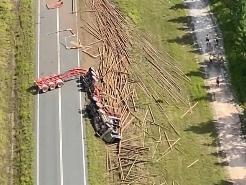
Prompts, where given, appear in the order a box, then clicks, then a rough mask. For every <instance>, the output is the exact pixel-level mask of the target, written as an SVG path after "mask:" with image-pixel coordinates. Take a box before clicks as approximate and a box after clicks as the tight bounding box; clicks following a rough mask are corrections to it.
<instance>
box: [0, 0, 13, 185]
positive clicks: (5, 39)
mask: <svg viewBox="0 0 246 185" xmlns="http://www.w3.org/2000/svg"><path fill="white" fill-rule="evenodd" d="M12 9H13V6H12V4H11V3H10V2H9V1H8V0H3V1H0V45H1V47H0V74H1V81H0V184H2V185H7V184H9V180H10V178H11V170H10V169H11V125H12V122H11V120H12V113H13V110H12V108H13V107H12V103H13V101H12V99H11V94H12V93H11V92H12V76H13V74H14V60H13V57H14V56H13V46H14V45H13V39H12V38H13V31H12V28H13V23H14V21H13V17H14V13H13V12H12V11H11V10H12Z"/></svg>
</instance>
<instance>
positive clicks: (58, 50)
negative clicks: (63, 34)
mask: <svg viewBox="0 0 246 185" xmlns="http://www.w3.org/2000/svg"><path fill="white" fill-rule="evenodd" d="M56 19H57V24H56V29H57V64H58V74H60V73H61V64H60V33H59V26H60V22H59V21H60V19H59V8H57V10H56ZM58 99H59V108H58V114H59V124H58V125H59V141H60V152H59V153H60V155H59V158H60V160H59V161H60V178H61V185H63V160H62V158H63V155H62V118H61V88H59V94H58Z"/></svg>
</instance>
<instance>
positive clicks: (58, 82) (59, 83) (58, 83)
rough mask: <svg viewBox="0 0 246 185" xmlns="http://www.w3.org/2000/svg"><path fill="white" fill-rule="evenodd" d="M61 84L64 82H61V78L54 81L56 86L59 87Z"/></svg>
mask: <svg viewBox="0 0 246 185" xmlns="http://www.w3.org/2000/svg"><path fill="white" fill-rule="evenodd" d="M63 85H64V82H63V81H62V80H61V79H58V80H57V81H56V86H57V87H58V88H61V87H62V86H63Z"/></svg>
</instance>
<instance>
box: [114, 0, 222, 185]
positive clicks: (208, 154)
mask: <svg viewBox="0 0 246 185" xmlns="http://www.w3.org/2000/svg"><path fill="white" fill-rule="evenodd" d="M115 1H116V2H117V4H118V6H119V7H120V8H121V9H122V10H123V12H125V14H127V15H128V16H129V17H130V18H131V20H132V21H133V22H134V23H135V24H136V26H137V28H138V29H139V30H141V31H142V32H147V33H148V34H149V35H150V37H151V40H152V42H153V44H154V45H155V46H156V47H157V48H159V50H160V51H163V50H165V51H167V52H168V53H170V54H171V55H172V56H174V57H175V58H176V60H177V61H179V62H177V65H178V66H180V67H181V68H182V70H183V71H184V72H185V73H187V74H188V75H189V76H190V78H191V80H192V84H191V85H188V84H186V87H185V89H186V90H185V93H184V94H183V96H185V98H186V97H190V99H191V100H193V103H194V102H196V101H198V102H199V104H198V106H197V107H196V108H195V109H194V112H193V114H192V115H191V116H186V117H185V118H184V119H183V120H181V119H180V116H181V115H182V114H183V113H184V112H185V111H186V109H187V108H185V107H184V106H183V105H178V106H179V107H180V109H177V108H175V107H173V106H165V109H166V112H167V114H168V116H169V118H170V120H171V121H172V122H173V123H174V124H175V126H176V128H177V130H178V131H179V132H180V133H181V140H180V143H179V144H178V145H177V149H176V150H173V151H172V152H171V153H170V154H168V155H167V156H166V157H165V158H164V159H163V160H160V161H159V162H155V160H153V161H152V162H151V163H150V165H149V166H148V172H146V174H148V182H147V184H153V183H156V184H161V183H163V182H164V179H165V180H167V182H168V183H169V184H171V183H172V182H173V181H177V182H179V184H182V185H208V184H224V183H223V180H224V179H225V174H224V169H223V165H222V164H220V163H219V162H218V158H217V154H216V132H215V127H214V123H213V122H212V114H211V110H210V107H209V100H208V97H207V93H206V90H205V87H204V82H203V78H202V74H201V72H200V69H199V65H198V64H197V58H198V56H197V55H195V52H194V51H193V48H192V39H191V35H189V34H188V33H186V32H184V30H185V29H186V23H187V22H188V21H189V18H188V17H187V16H186V14H185V11H184V9H183V8H182V6H181V5H180V3H181V1H179V0H175V1H164V0H161V1H160V0H152V1H151V2H150V1H148V0H141V1H137V0H115ZM135 53H137V51H135ZM134 55H135V54H134ZM136 61H137V62H136V63H137V64H136V66H137V67H136V68H137V69H135V70H137V72H138V73H139V74H142V78H143V79H144V81H145V82H148V83H147V84H148V85H149V86H152V87H154V88H155V89H158V88H157V87H155V86H156V85H155V83H154V82H153V80H152V81H151V79H150V78H149V77H148V75H147V73H146V71H147V67H146V66H147V64H146V61H145V60H144V59H141V57H139V56H137V60H136ZM180 83H182V82H180ZM159 91H160V92H161V93H163V94H165V93H164V92H162V91H161V90H160V89H159ZM139 94H140V97H141V98H140V102H141V103H139V104H140V106H141V107H142V108H146V106H145V104H146V103H148V104H150V106H151V107H152V110H154V115H155V117H156V119H157V122H158V123H159V124H163V125H165V126H166V127H168V129H167V133H168V136H169V138H171V139H174V140H176V139H177V138H178V137H179V136H177V135H176V134H175V133H174V132H173V130H172V129H171V128H170V127H169V125H168V124H167V122H166V118H165V117H164V116H163V113H162V112H160V111H159V110H158V108H157V106H156V104H155V103H154V102H153V101H152V102H149V101H148V100H147V99H146V97H144V94H143V93H142V94H141V93H139ZM143 102H144V103H143ZM149 131H150V132H151V133H152V134H153V135H154V136H155V137H158V136H159V134H158V130H157V128H154V127H150V128H149ZM162 136H163V135H162ZM162 138H164V136H163V137H162ZM151 141H152V140H150V139H146V142H151ZM152 142H153V141H152ZM151 146H152V147H151ZM150 147H151V151H150V153H153V150H154V149H153V143H151V144H150ZM167 147H168V145H167V143H163V144H162V145H161V146H160V147H159V148H158V150H157V152H159V153H161V152H163V151H165V149H166V148H167ZM157 158H158V157H155V158H154V159H157ZM196 159H199V162H198V163H196V164H195V165H194V166H192V167H191V168H187V166H188V165H189V164H191V163H192V162H193V161H195V160H196Z"/></svg>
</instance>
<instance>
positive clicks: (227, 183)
mask: <svg viewBox="0 0 246 185" xmlns="http://www.w3.org/2000/svg"><path fill="white" fill-rule="evenodd" d="M214 185H233V182H232V181H227V180H222V181H220V182H219V183H216V184H214Z"/></svg>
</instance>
